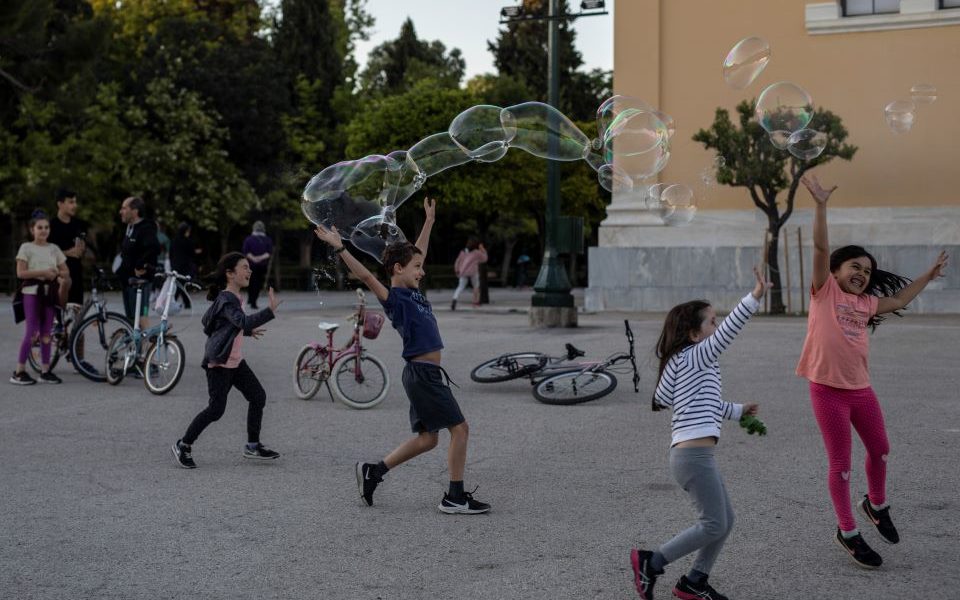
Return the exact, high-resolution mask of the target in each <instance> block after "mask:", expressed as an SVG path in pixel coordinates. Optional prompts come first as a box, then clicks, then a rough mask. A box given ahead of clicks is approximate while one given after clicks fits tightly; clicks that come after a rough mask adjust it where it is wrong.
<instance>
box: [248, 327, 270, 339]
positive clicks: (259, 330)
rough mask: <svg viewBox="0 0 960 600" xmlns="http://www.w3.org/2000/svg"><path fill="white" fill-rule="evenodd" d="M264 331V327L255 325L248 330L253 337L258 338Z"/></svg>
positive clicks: (265, 330)
mask: <svg viewBox="0 0 960 600" xmlns="http://www.w3.org/2000/svg"><path fill="white" fill-rule="evenodd" d="M266 332H267V329H266V327H257V328H256V329H254V330H253V331H251V332H250V335H251V336H252V337H253V339H255V340H259V339H260V338H262V337H263V334H264V333H266Z"/></svg>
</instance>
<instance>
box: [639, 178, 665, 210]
mask: <svg viewBox="0 0 960 600" xmlns="http://www.w3.org/2000/svg"><path fill="white" fill-rule="evenodd" d="M665 187H667V184H666V183H654V184H652V185H650V186H648V187H647V193H646V194H645V196H644V204H645V206H646V208H658V207H659V206H660V194H661V193H663V188H665Z"/></svg>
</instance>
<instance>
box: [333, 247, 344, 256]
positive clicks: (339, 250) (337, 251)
mask: <svg viewBox="0 0 960 600" xmlns="http://www.w3.org/2000/svg"><path fill="white" fill-rule="evenodd" d="M346 249H347V247H346V246H340V247H339V248H337V249H336V250H334V251H333V253H334V254H340V253H341V252H343V251H344V250H346Z"/></svg>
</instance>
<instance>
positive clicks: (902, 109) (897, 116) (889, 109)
mask: <svg viewBox="0 0 960 600" xmlns="http://www.w3.org/2000/svg"><path fill="white" fill-rule="evenodd" d="M916 110H917V105H916V104H914V103H913V102H912V101H910V100H894V101H893V102H891V103H890V104H887V105H886V106H885V107H884V109H883V114H884V118H885V119H886V121H887V127H889V128H890V131H892V132H893V133H898V134H899V133H907V132H908V131H910V129H911V128H912V127H913V121H914V117H915V115H914V112H915V111H916Z"/></svg>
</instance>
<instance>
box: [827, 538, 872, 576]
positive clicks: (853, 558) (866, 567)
mask: <svg viewBox="0 0 960 600" xmlns="http://www.w3.org/2000/svg"><path fill="white" fill-rule="evenodd" d="M833 541H834V542H836V543H837V545H838V546H840V549H841V550H843V553H844V554H846V555H847V556H849V557H850V560H852V561H853V564H855V565H857V566H858V567H860V568H861V569H870V570H871V571H875V570H877V569H879V568H880V565H877V566H874V565H868V564H866V563H862V562H860V561H859V560H857V558H856V557H855V556H854V555H853V554H851V553H850V551H849V550H847V547H846V546H844V545H843V542H841V541H840V540H838V539H837V538H836V536H834V538H833Z"/></svg>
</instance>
